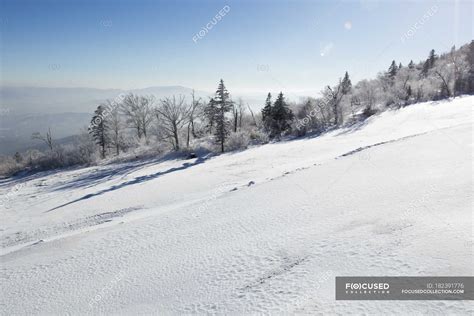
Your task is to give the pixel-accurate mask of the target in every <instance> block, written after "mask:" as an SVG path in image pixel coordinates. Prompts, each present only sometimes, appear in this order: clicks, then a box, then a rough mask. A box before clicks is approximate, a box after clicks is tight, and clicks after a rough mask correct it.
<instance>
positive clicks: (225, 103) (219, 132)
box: [214, 79, 233, 152]
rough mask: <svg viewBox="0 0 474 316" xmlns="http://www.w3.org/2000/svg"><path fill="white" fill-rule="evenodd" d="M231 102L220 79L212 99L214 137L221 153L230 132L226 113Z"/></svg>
mask: <svg viewBox="0 0 474 316" xmlns="http://www.w3.org/2000/svg"><path fill="white" fill-rule="evenodd" d="M232 105H233V103H232V101H231V99H230V94H229V92H228V91H227V89H226V87H225V85H224V80H222V79H221V81H220V83H219V86H218V87H217V91H216V95H215V97H214V106H215V116H214V117H215V118H214V120H215V124H216V130H215V134H214V135H215V137H216V141H217V143H218V144H220V147H221V152H224V144H225V140H226V138H227V136H228V135H229V131H230V122H229V119H228V118H227V115H226V114H227V113H228V112H229V111H230V110H231V109H232Z"/></svg>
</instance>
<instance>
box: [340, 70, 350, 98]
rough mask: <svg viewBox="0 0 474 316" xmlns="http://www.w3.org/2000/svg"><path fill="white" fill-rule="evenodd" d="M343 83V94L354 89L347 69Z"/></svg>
mask: <svg viewBox="0 0 474 316" xmlns="http://www.w3.org/2000/svg"><path fill="white" fill-rule="evenodd" d="M341 85H342V94H344V95H346V94H348V93H349V92H350V91H351V89H352V82H351V79H350V78H349V74H348V73H347V71H346V73H345V74H344V78H343V79H342V82H341Z"/></svg>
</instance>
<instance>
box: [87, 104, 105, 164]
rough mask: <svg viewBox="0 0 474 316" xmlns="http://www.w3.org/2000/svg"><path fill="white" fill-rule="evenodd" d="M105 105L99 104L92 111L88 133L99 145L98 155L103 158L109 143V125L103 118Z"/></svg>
mask: <svg viewBox="0 0 474 316" xmlns="http://www.w3.org/2000/svg"><path fill="white" fill-rule="evenodd" d="M104 113H105V106H104V105H99V106H98V107H97V109H96V110H95V111H94V115H93V116H92V120H91V124H90V125H89V133H90V135H91V136H92V138H93V139H94V141H95V143H96V144H97V145H99V147H100V156H101V157H102V159H103V158H105V156H106V151H107V146H108V145H109V136H108V133H109V126H108V124H107V122H106V120H105V114H104Z"/></svg>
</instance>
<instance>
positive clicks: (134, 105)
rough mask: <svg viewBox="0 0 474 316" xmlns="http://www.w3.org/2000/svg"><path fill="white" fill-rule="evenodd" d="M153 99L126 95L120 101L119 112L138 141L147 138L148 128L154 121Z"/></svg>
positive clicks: (151, 97)
mask: <svg viewBox="0 0 474 316" xmlns="http://www.w3.org/2000/svg"><path fill="white" fill-rule="evenodd" d="M153 104H154V97H153V96H139V95H135V94H133V93H130V94H128V95H127V96H126V97H125V98H124V99H123V101H122V106H121V110H122V113H123V114H124V115H125V117H126V118H127V120H126V121H127V123H128V124H129V126H130V127H131V128H133V129H135V131H136V134H137V137H138V139H141V138H142V137H145V139H146V137H147V132H148V128H149V126H150V125H151V123H152V122H153V119H154V113H153V112H154V110H153Z"/></svg>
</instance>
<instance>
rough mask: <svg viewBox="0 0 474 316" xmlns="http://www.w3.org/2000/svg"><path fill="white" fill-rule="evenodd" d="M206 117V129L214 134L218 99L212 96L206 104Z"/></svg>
mask: <svg viewBox="0 0 474 316" xmlns="http://www.w3.org/2000/svg"><path fill="white" fill-rule="evenodd" d="M204 117H205V118H206V120H207V125H206V129H207V132H208V133H209V134H212V131H213V128H214V125H215V124H214V123H215V122H214V121H215V118H216V101H215V100H214V98H211V99H210V100H209V103H208V104H207V105H206V107H205V108H204Z"/></svg>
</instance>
